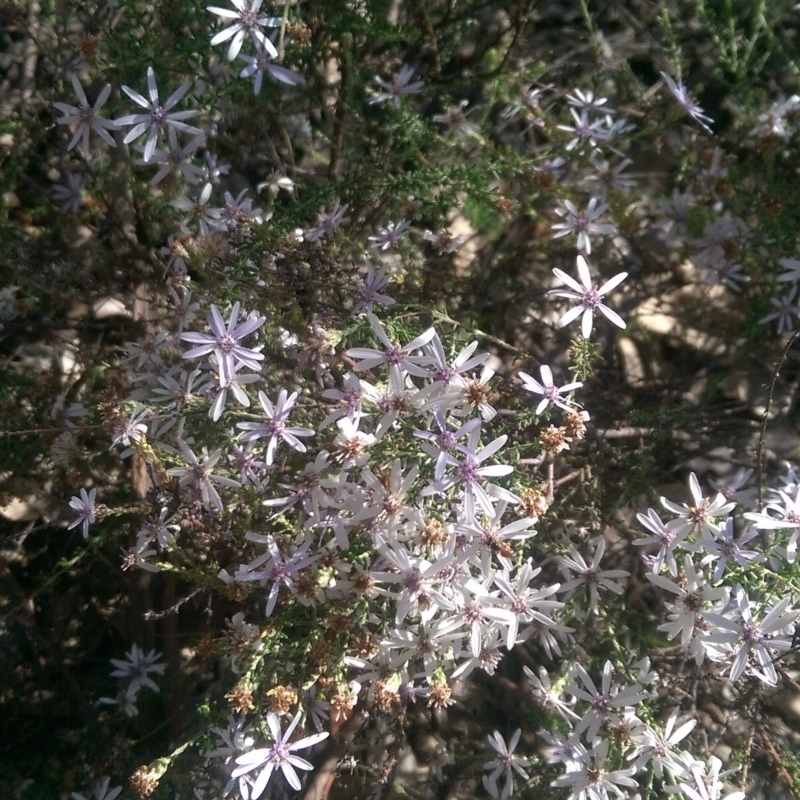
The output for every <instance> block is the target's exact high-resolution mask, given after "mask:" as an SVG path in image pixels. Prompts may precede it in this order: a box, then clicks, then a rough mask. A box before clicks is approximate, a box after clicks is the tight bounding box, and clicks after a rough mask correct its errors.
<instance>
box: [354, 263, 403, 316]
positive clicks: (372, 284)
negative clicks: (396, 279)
mask: <svg viewBox="0 0 800 800" xmlns="http://www.w3.org/2000/svg"><path fill="white" fill-rule="evenodd" d="M388 285H389V268H388V266H387V265H386V264H382V265H381V266H380V267H379V268H378V269H377V270H376V269H375V267H374V266H373V265H372V263H371V262H369V261H367V274H366V275H365V276H364V282H363V283H362V284H361V286H359V288H358V302H357V303H356V305H355V307H354V308H353V314H360V313H361V312H362V311H364V310H368V311H372V306H373V304H375V303H382V304H383V305H387V306H390V305H393V304H394V298H392V297H390V296H389V295H388V294H383V290H384V289H385V288H386V287H387V286H388Z"/></svg>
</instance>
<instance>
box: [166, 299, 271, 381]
mask: <svg viewBox="0 0 800 800" xmlns="http://www.w3.org/2000/svg"><path fill="white" fill-rule="evenodd" d="M206 319H207V322H208V327H209V328H211V334H207V333H195V332H192V331H189V332H186V333H182V334H181V339H183V340H184V341H187V342H192V343H194V344H196V345H199V346H198V347H193V348H192V349H191V350H187V351H186V352H185V353H184V354H183V357H184V358H199V357H201V356H206V355H211V354H212V353H213V354H214V355H216V357H217V361H218V364H219V385H220V388H223V389H224V388H225V387H226V386H229V385H230V384H231V383H232V382H233V381H234V380H235V379H236V365H237V364H240V365H242V366H244V367H247V368H248V369H251V370H254V371H256V372H259V371H260V370H261V364H260V362H261V361H263V360H264V355H263V354H262V353H259V352H258V351H257V350H253V349H251V348H249V347H244V345H242V344H240V342H241V340H242V339H244V338H245V337H246V336H249V335H250V334H251V333H253V332H254V331H256V330H258V329H259V328H260V327H261V326H262V325H263V324H264V323H265V322H266V321H267V318H266V317H247V318H246V319H245V320H244V321H243V322H241V323H240V322H239V302H238V300H237V301H236V302H235V303H234V304H233V308H232V309H231V315H230V319H229V320H228V324H227V327H226V325H225V321H224V320H223V318H222V314H221V313H220V311H219V309H218V308H217V307H216V306H215V305H212V306H211V311H210V312H209V314H208V317H207V318H206Z"/></svg>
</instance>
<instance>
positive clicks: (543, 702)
mask: <svg viewBox="0 0 800 800" xmlns="http://www.w3.org/2000/svg"><path fill="white" fill-rule="evenodd" d="M522 669H523V671H524V672H525V675H526V676H527V678H528V680H529V681H530V684H531V690H532V692H533V696H534V698H535V699H536V702H537V704H538V705H539V706H541V707H542V708H543V709H544V710H545V711H547V712H549V713H553V712H554V711H555V712H557V713H558V714H560V715H561V717H562V718H563V719H564V720H565V721H566V722H567V724H568V725H570V726H572V725H574V723H575V721H576V720H579V719H580V716H579V715H578V714H576V713H575V710H574V707H575V701H576V700H577V698H575V699H573V700H572V701H571V702H570V701H568V700H566V698H565V697H564V695H563V694H562V693H561V691H560V689H557V688H555V689H554V688H553V684H552V681H551V680H550V675H549V674H548V672H547V670H546V669H545V668H544V667H539V670H538V675H537V674H536V673H534V672H533V670H532V669H530V668H529V667H527V666H524V665H523V667H522ZM559 685H560V684H559ZM573 697H574V695H573Z"/></svg>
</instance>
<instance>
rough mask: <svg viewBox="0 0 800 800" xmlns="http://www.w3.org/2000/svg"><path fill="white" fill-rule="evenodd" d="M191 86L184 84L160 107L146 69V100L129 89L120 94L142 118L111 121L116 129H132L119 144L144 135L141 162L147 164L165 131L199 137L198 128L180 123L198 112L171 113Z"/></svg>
mask: <svg viewBox="0 0 800 800" xmlns="http://www.w3.org/2000/svg"><path fill="white" fill-rule="evenodd" d="M191 85H192V83H191V81H187V82H186V83H184V84H183V85H181V86H180V87H179V88H178V89H176V90H175V91H174V92H173V93H172V94H171V95H170V96H169V98H168V99H167V100H166V102H165V103H164V104H163V105H162V104H161V103H160V102H159V99H158V86H156V76H155V73H154V72H153V68H152V67H148V68H147V95H148V96H147V97H144V96H142V95H141V94H139V92H137V91H135V90H134V89H131V88H130V87H129V86H123V87H122V91H123V92H125V94H127V95H128V97H130V98H131V100H133V102H134V103H136V104H137V105H139V106H141V107H142V108H143V109H145V113H143V114H129V115H127V116H124V117H120V118H119V119H117V120H114V122H115V124H116V125H117V126H118V127H125V126H128V125H132V126H133V127H132V128H131V130H130V131H128V133H127V134H126V136H125V138H124V139H123V142H124V143H125V144H130V143H131V142H132V141H134V140H135V139H138V138H139V137H140V136H141V135H142V134H143V133H145V132H147V141H146V142H145V146H144V160H145V162H149V161H150V159H151V157H152V155H153V152H154V151H155V148H156V141H157V140H158V138H159V136H160V135H161V134H162V133H163V132H164V130H165V129H166V128H175V129H176V130H178V131H181V132H182V133H191V134H194V135H197V134H200V133H202V131H201V130H200V129H199V128H195V127H192V126H191V125H187V124H186V123H185V122H184V121H183V120H185V119H190V118H191V117H196V116H198V114H200V113H201V112H200V111H199V110H193V111H176V112H173V111H172V109H173V108H174V107H175V106H176V105H177V104H178V103H179V102H180V101H181V100H182V99H183V97H184V95H185V94H186V93H187V92H188V91H189V87H190V86H191Z"/></svg>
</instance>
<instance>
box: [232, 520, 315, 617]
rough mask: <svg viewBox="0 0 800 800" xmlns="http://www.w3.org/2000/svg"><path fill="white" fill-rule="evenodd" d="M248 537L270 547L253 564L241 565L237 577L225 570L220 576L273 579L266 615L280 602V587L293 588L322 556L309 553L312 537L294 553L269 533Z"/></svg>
mask: <svg viewBox="0 0 800 800" xmlns="http://www.w3.org/2000/svg"><path fill="white" fill-rule="evenodd" d="M245 538H246V539H247V540H248V541H251V542H257V543H259V544H263V545H266V551H265V552H264V553H262V554H261V555H260V556H258V557H257V558H256V559H254V560H253V561H252V562H250V563H249V564H242V565H240V566H239V569H238V570H237V571H236V573H235V574H234V575H233V577H231V576H229V575H228V573H227V572H225V571H224V570H223V571H221V572H220V574H219V577H220V578H221V579H222V580H224V581H225V582H226V583H227V582H238V581H259V582H260V581H271V582H272V586H271V587H270V590H269V593H268V595H267V605H266V607H265V609H264V613H265V615H266V616H268V617H269V616H271V615H272V612H273V611H274V610H275V606H276V605H277V603H278V596H279V593H280V590H281V589H282V588H285V589H288V590H289V591H293V590H294V585H295V580H296V579H297V576H298V574H299V573H300V571H301V570H303V569H305V568H306V567H308V566H310V565H311V564H313V563H315V561H317V560H318V558H319V556H318V555H317V554H312V555H309V554H308V550H309V548H310V547H311V541H312V540H311V539H310V538H305V539H303V541H301V542H300V543H299V544H298V545H297V547H296V548H295V549H294V552H292V553H291V554H285V553H283V552H281V549H280V548H279V547H278V543H277V541H276V540H275V538H274V537H272V536H270V535H269V534H266V535H264V534H260V533H247V534H246V535H245Z"/></svg>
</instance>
